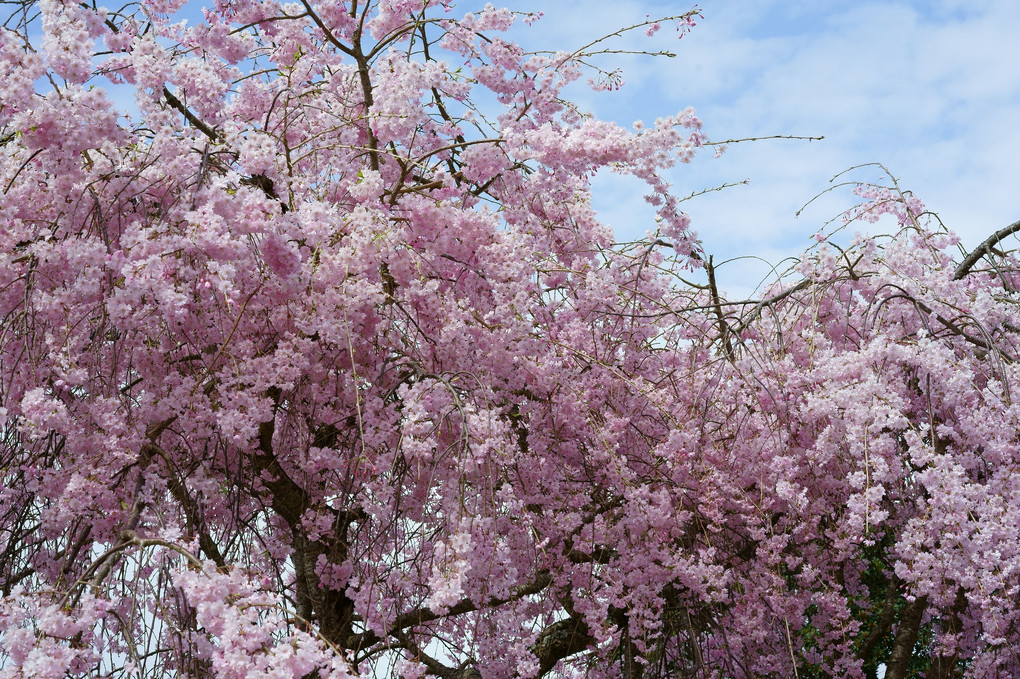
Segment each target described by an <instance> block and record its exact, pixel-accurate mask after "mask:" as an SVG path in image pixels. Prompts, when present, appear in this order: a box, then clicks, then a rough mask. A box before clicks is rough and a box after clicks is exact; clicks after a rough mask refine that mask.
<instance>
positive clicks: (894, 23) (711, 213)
mask: <svg viewBox="0 0 1020 679" xmlns="http://www.w3.org/2000/svg"><path fill="white" fill-rule="evenodd" d="M516 6H517V7H520V8H523V9H530V10H541V11H543V12H544V13H545V16H544V18H543V19H542V20H541V21H540V22H538V23H537V24H536V25H535V27H534V28H533V29H532V30H529V31H528V32H527V33H525V34H523V35H522V36H521V37H522V39H524V40H526V42H527V46H529V47H538V46H549V45H552V46H555V47H564V48H571V47H575V46H579V45H581V44H584V43H585V42H587V41H588V39H590V38H591V37H592V36H598V35H602V34H604V33H607V32H610V31H612V30H615V28H617V27H619V26H625V25H629V24H633V23H635V22H638V21H642V20H644V18H645V16H646V15H652V16H655V15H665V14H676V13H679V12H682V11H684V10H685V9H688V8H689V7H690V5H688V4H681V3H678V2H661V1H660V2H652V1H650V0H615V1H614V2H612V3H604V2H599V1H597V0H558V1H557V2H555V3H552V2H538V1H530V2H521V3H517V4H516ZM699 7H700V8H701V9H702V10H703V14H704V18H703V19H702V20H700V21H699V22H698V26H697V27H695V28H694V29H693V30H692V31H691V33H689V34H688V35H686V36H685V37H684V38H683V39H682V40H677V39H676V37H675V36H676V34H675V33H673V32H672V31H670V30H666V29H664V30H662V31H661V32H660V33H659V34H658V35H656V36H655V38H653V39H648V38H645V37H644V36H643V34H642V33H641V32H635V33H634V34H633V35H632V37H630V38H626V39H622V40H620V41H618V42H617V43H614V44H612V45H611V46H612V47H616V48H636V49H650V50H657V49H668V50H670V51H673V52H676V53H677V56H676V57H675V58H672V59H667V58H657V59H650V58H641V57H621V56H607V57H606V61H605V62H604V63H605V64H607V65H612V66H620V67H622V68H623V71H624V78H625V80H626V81H627V84H626V85H625V87H624V88H623V89H622V90H621V91H619V92H615V93H607V94H596V93H592V92H590V91H585V90H584V89H583V88H579V89H577V90H575V91H574V95H575V97H580V98H581V100H582V103H583V105H584V107H586V108H588V109H589V110H591V111H592V112H594V113H595V114H596V115H597V116H599V117H601V118H609V119H613V120H616V121H618V122H620V123H622V124H624V125H628V126H629V125H630V124H631V123H632V122H633V121H635V120H637V119H642V120H645V121H651V120H654V119H655V118H656V117H657V116H661V115H667V114H670V113H674V112H676V111H677V110H680V109H682V108H684V107H686V106H693V107H694V108H695V109H696V110H697V111H698V114H699V116H700V117H701V118H702V120H703V121H704V124H705V130H706V131H707V132H708V134H709V135H710V136H711V137H712V138H713V139H718V140H723V139H728V138H740V137H750V136H766V135H775V134H786V135H808V136H822V135H824V137H825V139H824V140H823V141H814V142H805V141H789V140H776V141H762V142H756V143H745V144H737V145H731V146H730V147H729V148H728V149H727V151H726V153H725V154H724V155H723V156H722V157H721V158H719V159H713V158H712V157H711V156H712V154H711V153H706V154H705V156H704V157H703V158H700V159H698V160H696V161H695V163H694V164H693V165H691V166H686V167H684V168H681V169H680V170H678V171H677V172H675V173H674V175H673V179H674V182H675V188H676V192H677V193H679V194H683V195H686V194H689V193H690V192H692V191H695V190H699V189H703V188H708V187H711V186H715V185H718V184H721V183H724V182H732V181H741V180H744V179H748V180H749V184H748V185H746V186H740V187H737V188H733V189H728V190H726V191H722V192H718V193H711V194H709V195H706V196H703V197H700V198H697V199H695V200H692V201H689V202H688V203H686V206H687V211H688V212H689V213H690V214H691V216H692V218H693V220H694V222H693V224H694V228H695V229H696V230H697V231H698V234H699V237H701V238H702V240H703V241H704V244H705V248H706V250H707V251H708V252H709V253H712V254H715V255H716V259H717V260H718V259H720V258H727V257H735V256H739V255H753V256H757V257H761V258H763V259H765V260H768V261H769V262H772V263H779V262H780V261H782V260H783V259H784V258H786V257H790V256H795V255H797V253H799V252H800V251H801V250H802V249H804V248H805V247H806V246H808V245H809V238H810V236H811V235H813V234H814V233H815V232H817V231H818V229H819V228H820V227H821V226H822V225H823V224H824V223H825V222H826V221H828V220H829V219H831V218H833V217H835V216H837V215H838V214H839V213H840V212H841V211H842V210H844V209H846V208H848V207H850V206H851V205H852V204H853V202H854V197H853V196H852V195H851V194H850V192H849V189H843V190H837V191H834V192H832V193H830V194H827V195H826V196H824V197H823V198H822V199H819V200H818V201H816V202H815V203H813V204H812V205H811V206H810V207H809V208H808V209H807V210H805V211H804V212H803V213H802V214H801V216H800V217H795V213H796V212H797V210H798V209H799V208H800V207H801V206H803V205H804V204H805V203H807V202H808V201H810V200H811V199H812V198H813V197H814V196H815V195H816V194H818V193H819V192H821V191H824V190H825V189H826V188H828V187H829V186H830V184H829V180H830V178H832V177H833V176H834V175H836V174H837V173H839V172H842V171H843V170H846V169H847V168H850V167H852V166H855V165H859V164H862V163H882V164H884V165H885V166H886V167H888V168H889V170H890V171H891V172H892V173H893V175H894V176H896V177H897V178H898V179H899V181H900V184H901V186H902V187H903V188H905V189H909V190H912V191H913V192H914V193H915V194H917V195H918V196H919V197H920V198H921V199H922V200H924V201H925V202H926V204H927V205H928V207H929V209H931V210H934V211H936V212H937V213H938V214H939V216H940V217H941V218H942V220H943V221H944V222H945V224H946V225H947V226H948V227H949V228H951V229H953V230H954V231H956V232H957V233H959V234H960V235H961V237H962V238H963V242H964V244H965V245H970V246H973V245H976V244H977V243H978V242H980V241H981V240H982V239H983V238H984V237H985V236H987V235H988V234H990V233H991V232H992V231H994V230H996V229H998V228H1001V227H1003V226H1006V225H1008V224H1010V223H1012V222H1014V221H1016V220H1017V219H1020V42H1018V41H1017V39H1016V33H1017V31H1018V30H1020V2H1017V0H968V1H967V2H964V1H961V0H927V1H923V0H914V1H910V0H886V1H884V2H866V1H863V2H861V1H850V0H784V1H779V0H740V1H739V2H737V1H733V0H730V1H726V0H705V1H703V2H701V3H699ZM850 177H852V178H856V179H860V180H864V181H876V180H880V179H882V172H881V170H879V169H877V168H863V169H861V170H858V171H856V172H854V173H852V174H851V175H850ZM596 187H597V191H596V201H597V205H598V208H599V210H600V214H602V215H603V217H604V219H605V220H606V221H608V222H609V223H610V224H611V225H612V226H613V227H614V229H615V230H616V232H617V235H618V237H619V238H620V239H622V240H627V239H632V238H635V237H638V236H640V235H641V234H642V233H644V231H645V230H646V229H647V228H649V225H650V224H651V214H652V212H651V209H650V208H648V207H647V206H645V204H644V202H643V200H642V198H641V191H640V186H639V185H637V184H636V183H632V182H629V181H626V180H624V179H621V178H620V177H616V176H614V175H608V176H599V177H598V178H597V179H596ZM864 226H868V225H861V226H860V227H857V226H854V227H851V228H864ZM888 226H889V225H888V224H883V223H881V222H880V223H879V224H877V225H874V227H872V228H873V230H874V231H876V232H882V231H884V230H885V229H886V228H887V227H888ZM768 270H769V267H767V266H764V265H762V264H760V263H759V264H757V265H754V264H752V263H751V262H749V261H748V260H741V261H739V262H736V263H733V264H730V265H727V267H725V268H724V270H723V271H722V275H721V279H722V281H723V284H724V285H726V287H728V288H729V289H730V292H731V293H734V294H740V293H749V292H750V291H751V290H752V289H753V288H754V287H755V286H756V285H757V284H758V281H759V280H760V279H761V278H762V277H763V276H765V275H766V274H767V273H768Z"/></svg>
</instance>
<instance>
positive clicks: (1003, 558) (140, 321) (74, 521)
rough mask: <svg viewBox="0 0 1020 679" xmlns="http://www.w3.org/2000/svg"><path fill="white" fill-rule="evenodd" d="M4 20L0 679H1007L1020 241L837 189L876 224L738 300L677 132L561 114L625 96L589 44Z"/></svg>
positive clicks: (417, 1)
mask: <svg viewBox="0 0 1020 679" xmlns="http://www.w3.org/2000/svg"><path fill="white" fill-rule="evenodd" d="M14 8H15V11H14V12H13V13H11V15H10V16H9V17H8V18H7V21H6V23H5V27H4V29H3V30H2V31H0V65H2V67H3V71H4V73H5V74H6V76H5V77H4V78H3V79H2V80H0V184H2V188H3V201H2V203H0V245H2V247H0V427H2V429H0V455H2V466H0V469H2V476H0V585H2V594H3V598H2V600H0V634H2V637H0V676H3V677H43V678H47V677H65V676H73V677H78V676H88V677H92V676H114V677H125V678H126V677H164V676H181V677H219V678H224V679H226V678H233V677H266V678H269V677H295V678H297V677H307V678H309V679H311V678H319V679H327V678H336V679H339V678H342V677H355V676H362V677H382V676H394V677H405V678H407V679H412V678H416V677H422V676H436V677H444V678H448V679H454V678H457V679H468V678H471V677H481V678H484V679H490V678H492V679H496V678H502V677H508V678H509V677H522V678H524V677H542V676H564V677H568V676H577V677H581V676H583V677H592V678H593V679H597V678H600V677H627V678H635V677H683V676H691V677H790V676H800V677H808V676H850V677H863V676H874V675H875V673H876V671H877V669H878V667H879V666H880V665H884V666H885V672H886V674H885V676H886V677H889V678H890V679H892V678H896V677H904V676H910V675H915V676H920V675H921V674H924V675H925V676H928V677H933V678H934V677H940V678H941V677H956V676H960V675H963V674H965V675H967V676H975V677H999V676H1015V675H1016V674H1017V673H1018V672H1020V660H1018V657H1017V652H1018V641H1020V601H1018V597H1020V590H1018V585H1020V497H1018V496H1020V470H1018V464H1020V434H1018V432H1020V427H1018V423H1020V422H1018V421H1020V408H1018V407H1017V406H1015V405H1014V404H1013V401H1012V388H1013V386H1014V385H1016V384H1018V382H1017V379H1016V378H1017V377H1020V375H1017V371H1018V370H1020V368H1018V367H1017V362H1016V358H1017V354H1018V351H1020V346H1018V344H1020V317H1018V316H1020V311H1018V309H1017V302H1018V299H1020V297H1018V294H1017V291H1016V290H1017V285H1018V282H1020V281H1018V271H1020V266H1018V264H1020V263H1018V262H1017V260H1016V258H1015V256H1014V255H1013V254H1012V253H1011V252H1009V251H1008V249H1005V246H1003V245H1002V243H1003V242H1004V241H1005V239H1006V238H1008V237H1009V236H1010V235H1011V234H1012V233H1013V232H1016V231H1018V230H1020V223H1018V224H1016V225H1013V226H1012V227H1009V228H1007V229H1003V230H1001V231H999V232H996V233H995V234H993V235H992V236H990V238H989V239H988V241H986V242H985V243H984V244H983V245H982V246H981V247H980V248H979V249H978V250H975V251H974V252H972V253H965V252H958V247H957V244H956V240H955V238H954V237H953V236H952V234H951V233H949V232H947V231H945V230H944V229H942V228H941V227H938V226H936V227H932V225H931V224H929V223H928V222H927V221H926V220H927V219H928V218H927V217H926V213H925V212H924V208H923V206H922V205H921V204H920V203H919V201H917V200H916V199H915V198H913V197H912V196H911V195H910V194H908V193H905V192H903V191H901V190H900V189H899V188H898V186H896V184H895V183H894V182H888V186H875V185H862V186H861V187H860V188H859V193H860V196H861V199H862V201H864V202H863V203H862V204H861V205H860V206H859V207H858V208H857V209H856V211H855V212H853V213H852V214H849V215H848V216H847V219H848V220H850V221H859V220H871V219H875V218H877V217H878V216H880V215H885V216H884V219H886V222H885V223H892V224H895V225H896V228H897V229H898V230H897V232H896V233H895V234H894V235H892V236H888V237H863V236H862V237H859V238H857V239H856V240H854V241H853V242H852V243H850V244H849V245H847V244H843V245H840V244H839V243H838V242H837V241H836V240H832V241H831V242H830V240H829V239H827V238H826V237H824V236H819V240H820V243H819V244H818V245H817V246H816V247H815V248H814V249H812V250H810V251H809V252H807V253H805V255H804V257H803V258H802V260H801V262H800V265H799V266H798V267H797V269H796V270H795V271H793V272H791V276H790V277H789V278H786V279H783V281H782V282H780V283H778V284H777V285H776V286H775V287H774V288H773V289H771V290H767V291H766V292H765V293H764V294H763V296H762V297H761V298H759V299H755V300H749V301H728V300H726V299H725V298H724V297H723V295H722V294H721V292H720V291H719V290H718V287H717V286H716V284H715V275H714V265H713V264H712V260H711V259H710V258H709V257H708V256H707V254H706V253H704V252H703V251H702V249H701V248H700V246H699V244H698V241H697V239H696V237H695V235H694V233H693V232H692V231H691V230H690V229H689V224H688V219H687V216H686V215H685V214H684V213H683V212H681V211H680V201H679V199H678V198H676V197H675V196H674V195H673V194H672V193H671V192H670V187H669V185H668V183H667V182H666V181H665V180H664V178H663V177H664V173H665V171H666V170H668V169H669V168H670V167H672V166H673V165H674V164H676V163H678V162H687V161H689V160H690V159H691V158H692V157H693V155H694V154H695V152H696V151H697V150H698V149H699V147H701V146H703V145H705V144H707V143H709V142H708V140H707V138H706V137H705V136H704V134H703V133H702V131H701V125H700V122H699V121H698V119H697V118H696V117H695V115H694V113H693V112H692V111H690V110H688V111H683V112H680V113H678V114H677V115H675V116H672V117H669V118H664V119H660V120H657V121H656V122H655V123H654V124H651V125H648V126H643V125H636V126H635V127H634V129H629V130H628V129H624V128H622V127H620V126H618V125H616V124H612V123H608V122H603V121H599V120H597V119H594V118H593V117H591V116H589V115H587V114H585V113H584V112H583V111H582V110H580V109H579V108H578V107H577V106H576V105H574V104H572V103H571V102H570V101H568V100H567V99H566V98H565V97H566V95H565V94H564V88H566V87H568V86H569V85H571V84H572V83H575V82H577V81H581V82H583V81H584V80H585V79H589V82H590V83H591V85H592V86H593V87H595V88H602V89H605V88H609V89H612V88H615V87H617V86H619V85H620V80H619V76H618V74H617V73H616V72H615V71H606V70H600V68H599V67H598V63H599V62H596V61H593V57H594V56H595V55H597V53H598V52H599V51H600V50H604V49H605V47H604V44H603V43H602V42H600V41H597V40H596V41H594V42H592V43H591V44H589V45H587V46H584V47H581V48H580V49H577V50H574V51H552V52H538V53H535V52H527V51H525V50H523V49H522V48H521V47H519V46H518V45H516V44H514V43H513V42H511V41H510V40H509V39H508V38H507V34H506V31H507V30H508V29H510V27H511V25H512V24H514V22H518V23H524V24H527V23H530V22H532V21H534V20H536V19H537V18H538V17H537V16H535V15H528V14H520V13H516V14H515V13H513V12H511V11H509V10H504V9H496V8H493V7H491V6H486V7H485V8H484V9H480V10H478V11H475V12H473V13H466V12H465V11H463V9H460V10H458V8H456V7H454V6H453V3H452V2H451V1H450V0H376V1H375V2H372V1H371V0H363V1H362V2H358V1H357V0H351V1H349V2H346V1H342V0H337V1H333V2H312V1H311V0H301V2H297V3H289V4H280V3H278V2H276V1H275V0H265V1H258V2H255V1H253V0H218V1H217V2H216V4H215V5H214V6H212V7H209V8H206V9H204V10H203V14H202V19H201V20H199V21H194V20H193V21H191V22H182V21H180V20H179V19H180V14H179V13H178V12H179V10H181V8H182V2H180V0H142V2H140V3H139V4H132V5H129V6H127V7H125V8H121V9H111V8H102V7H98V6H95V5H89V4H87V3H83V4H76V3H74V2H70V1H69V0H39V1H38V2H31V1H28V0H26V1H25V2H23V3H20V4H17V5H15V6H14ZM698 16H699V15H698V12H697V9H696V8H695V9H691V10H690V11H688V12H685V13H683V14H679V15H677V16H673V17H668V18H664V19H659V20H657V21H652V20H650V19H649V20H648V21H646V22H642V23H638V24H637V25H635V26H633V27H631V29H630V30H636V31H646V32H649V33H651V32H654V31H655V30H657V29H658V28H659V27H660V26H666V25H669V26H675V27H676V28H677V29H678V30H679V32H680V34H681V35H682V34H683V33H684V32H685V31H686V30H687V29H688V28H689V27H690V26H692V25H693V24H694V20H695V19H696V18H697V17H698ZM113 86H117V89H116V90H115V89H113ZM125 90H129V91H131V92H132V93H133V96H134V97H135V107H134V109H133V110H132V111H131V112H130V113H129V114H123V113H119V112H118V111H117V110H116V108H115V106H114V104H113V102H112V100H111V96H112V94H111V93H112V92H114V91H116V92H123V91H125ZM602 169H605V170H610V171H613V172H617V173H621V174H625V175H631V176H633V177H636V178H638V179H640V180H641V181H643V182H644V183H645V184H646V185H647V193H648V200H649V202H650V203H652V204H653V205H654V206H655V209H656V214H657V221H656V223H655V224H653V225H650V226H651V230H650V232H649V236H648V238H647V239H646V240H643V241H640V242H636V243H630V244H618V243H616V242H615V241H614V237H613V234H612V232H611V231H610V230H609V229H608V228H607V227H605V226H604V225H603V224H601V223H600V222H599V221H598V219H597V217H596V215H595V214H594V211H593V209H592V206H591V192H590V179H591V177H592V176H593V175H594V173H595V172H597V171H598V170H602ZM954 248H955V249H954ZM695 270H697V271H700V272H703V273H704V274H706V276H705V277H704V280H707V283H705V284H700V283H696V282H689V280H688V279H690V278H695V280H703V279H702V278H697V277H696V276H691V275H690V273H691V272H692V271H695Z"/></svg>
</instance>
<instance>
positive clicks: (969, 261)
mask: <svg viewBox="0 0 1020 679" xmlns="http://www.w3.org/2000/svg"><path fill="white" fill-rule="evenodd" d="M1017 231H1020V220H1018V221H1015V222H1013V223H1012V224H1010V225H1009V226H1007V227H1005V228H1003V229H999V230H998V231H996V232H995V233H993V234H992V235H991V236H989V237H988V238H986V239H985V240H984V242H983V243H981V245H979V246H977V247H976V248H974V251H973V252H971V253H970V254H969V255H967V256H966V257H964V258H963V261H962V262H960V266H958V267H956V271H955V272H954V273H953V280H954V281H958V280H961V279H962V278H963V277H964V276H966V275H967V274H969V273H970V270H971V269H972V268H973V267H974V265H975V264H977V263H978V260H980V259H981V258H982V257H984V256H985V255H990V254H992V248H994V247H995V246H996V245H998V244H999V243H1000V242H1001V241H1002V240H1004V239H1005V238H1007V237H1008V236H1011V235H1013V234H1014V233H1016V232H1017Z"/></svg>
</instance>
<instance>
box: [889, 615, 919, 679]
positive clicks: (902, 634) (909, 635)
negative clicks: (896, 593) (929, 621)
mask: <svg viewBox="0 0 1020 679" xmlns="http://www.w3.org/2000/svg"><path fill="white" fill-rule="evenodd" d="M927 604H928V599H927V597H923V596H922V597H917V598H916V599H914V600H913V601H908V602H907V603H906V604H905V605H904V606H903V609H902V610H901V611H900V624H899V625H897V627H896V637H895V638H894V639H893V647H892V652H891V653H889V662H888V664H887V665H886V670H885V679H905V678H906V676H907V670H909V669H910V659H911V658H912V657H913V655H914V644H916V643H917V633H918V630H919V629H920V627H921V617H922V616H923V615H924V609H925V607H926V606H927Z"/></svg>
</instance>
